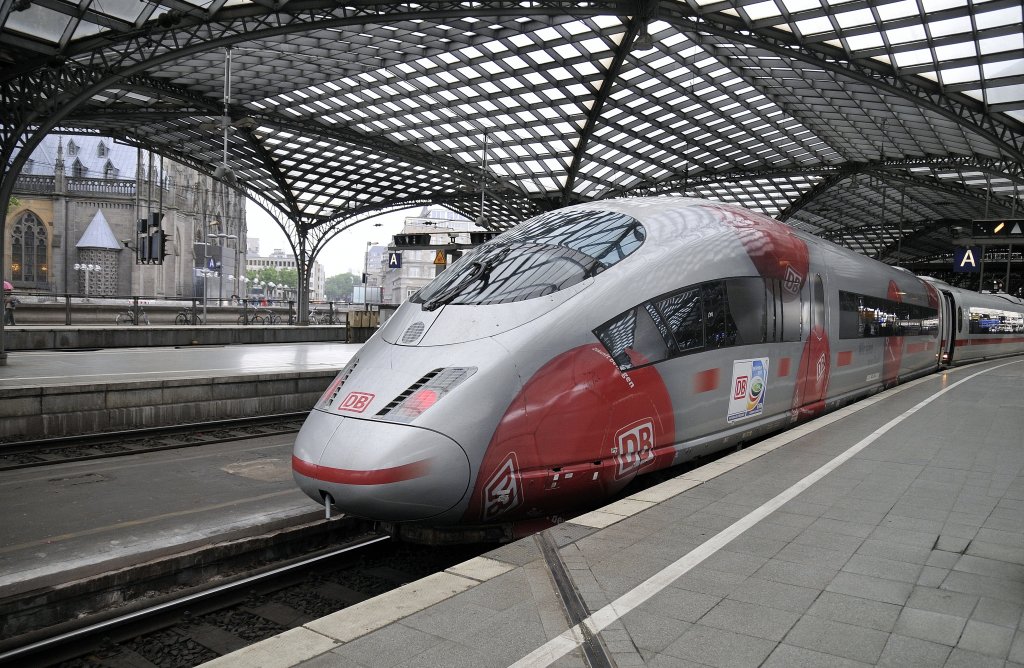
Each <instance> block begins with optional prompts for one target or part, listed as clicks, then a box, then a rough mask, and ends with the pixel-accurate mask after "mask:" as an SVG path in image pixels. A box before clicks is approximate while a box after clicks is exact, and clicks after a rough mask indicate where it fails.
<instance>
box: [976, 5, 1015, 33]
mask: <svg viewBox="0 0 1024 668" xmlns="http://www.w3.org/2000/svg"><path fill="white" fill-rule="evenodd" d="M983 9H984V6H983V5H982V6H981V7H979V9H978V10H977V11H978V14H977V16H976V17H975V21H976V22H977V24H978V30H986V29H988V28H998V27H1001V26H1012V25H1017V26H1019V25H1020V24H1021V18H1022V17H1021V15H1022V13H1024V7H1021V5H1019V4H1018V5H1017V6H1015V7H1014V6H1010V7H1005V8H1003V9H997V10H995V11H991V12H988V11H983Z"/></svg>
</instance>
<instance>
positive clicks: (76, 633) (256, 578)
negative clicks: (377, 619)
mask: <svg viewBox="0 0 1024 668" xmlns="http://www.w3.org/2000/svg"><path fill="white" fill-rule="evenodd" d="M390 538H391V536H388V535H383V536H375V537H373V538H370V539H367V540H365V541H362V542H360V543H357V544H354V545H347V546H345V547H343V548H339V549H337V550H332V551H331V552H327V553H325V554H321V555H317V556H315V557H309V558H308V559H303V560H301V561H297V562H295V563H292V564H287V565H285V566H279V567H277V568H273V569H271V570H268V571H265V572H263V573H258V574H256V575H250V576H247V577H244V578H241V579H239V580H235V581H234V582H228V583H225V584H221V585H217V586H215V587H211V588H210V589H204V590H203V591H198V592H194V593H191V594H188V595H186V596H182V597H181V598H176V599H174V600H171V601H164V602H163V603H158V604H156V605H153V606H150V607H148V608H142V609H140V610H136V611H134V612H130V613H127V614H124V615H120V616H118V617H112V618H110V619H107V620H104V621H101V622H96V623H95V624H90V625H88V626H83V627H82V628H80V629H75V630H73V631H67V632H65V633H61V634H59V635H56V636H53V637H52V638H46V639H44V640H38V641H36V642H33V643H30V644H28V645H24V646H22V647H18V648H15V649H12V650H8V651H6V652H4V653H2V654H0V663H4V662H7V661H10V660H12V659H18V658H23V657H26V656H29V655H31V654H35V653H36V652H40V651H44V650H48V649H51V648H54V647H57V646H59V645H63V644H65V643H68V642H71V641H73V640H81V639H84V638H87V637H89V636H90V635H94V634H96V633H99V632H100V631H105V630H108V629H112V628H117V627H119V626H126V625H128V624H130V623H132V622H135V621H138V620H141V619H144V618H146V617H152V616H154V615H157V614H159V613H163V612H169V611H171V610H174V609H176V608H180V607H182V606H184V605H187V604H189V603H192V602H195V601H198V600H202V599H205V598H211V597H213V596H217V595H219V594H223V593H226V592H230V591H232V590H235V589H239V588H242V587H245V586H248V585H250V584H253V583H255V582H260V581H263V580H269V579H272V578H275V577H278V576H281V575H284V574H286V573H289V572H291V571H295V570H299V569H301V568H305V567H307V566H310V565H312V564H315V563H317V562H320V561H324V560H327V559H331V558H333V557H337V556H339V555H342V554H345V553H346V552H351V551H353V550H358V549H362V548H364V547H368V546H370V545H374V544H376V543H380V542H382V541H385V540H388V539H390Z"/></svg>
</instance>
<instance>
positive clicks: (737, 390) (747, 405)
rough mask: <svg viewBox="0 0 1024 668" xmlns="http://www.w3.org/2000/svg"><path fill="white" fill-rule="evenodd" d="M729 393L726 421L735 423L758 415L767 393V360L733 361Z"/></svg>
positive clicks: (765, 358)
mask: <svg viewBox="0 0 1024 668" xmlns="http://www.w3.org/2000/svg"><path fill="white" fill-rule="evenodd" d="M730 392H731V394H730V396H729V413H728V415H727V416H726V420H727V421H729V422H737V421H739V420H745V419H747V418H748V417H751V416H754V415H760V414H761V413H762V411H764V397H765V395H766V394H767V393H768V358H767V357H761V358H758V359H753V360H734V361H733V363H732V385H731V386H730Z"/></svg>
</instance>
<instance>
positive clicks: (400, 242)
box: [394, 233, 430, 248]
mask: <svg viewBox="0 0 1024 668" xmlns="http://www.w3.org/2000/svg"><path fill="white" fill-rule="evenodd" d="M394 243H395V245H396V246H399V247H403V248H408V247H412V248H423V247H426V246H429V245H430V234H424V233H419V234H396V235H395V236H394Z"/></svg>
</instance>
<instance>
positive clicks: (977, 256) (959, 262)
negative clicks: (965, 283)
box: [953, 246, 982, 274]
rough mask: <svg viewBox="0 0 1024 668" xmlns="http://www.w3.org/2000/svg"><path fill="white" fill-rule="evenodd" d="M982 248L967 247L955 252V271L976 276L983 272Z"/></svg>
mask: <svg viewBox="0 0 1024 668" xmlns="http://www.w3.org/2000/svg"><path fill="white" fill-rule="evenodd" d="M981 252H982V251H981V246H967V247H964V248H957V249H955V250H954V251H953V271H954V272H956V273H959V274H976V273H978V272H979V271H980V270H981Z"/></svg>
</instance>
